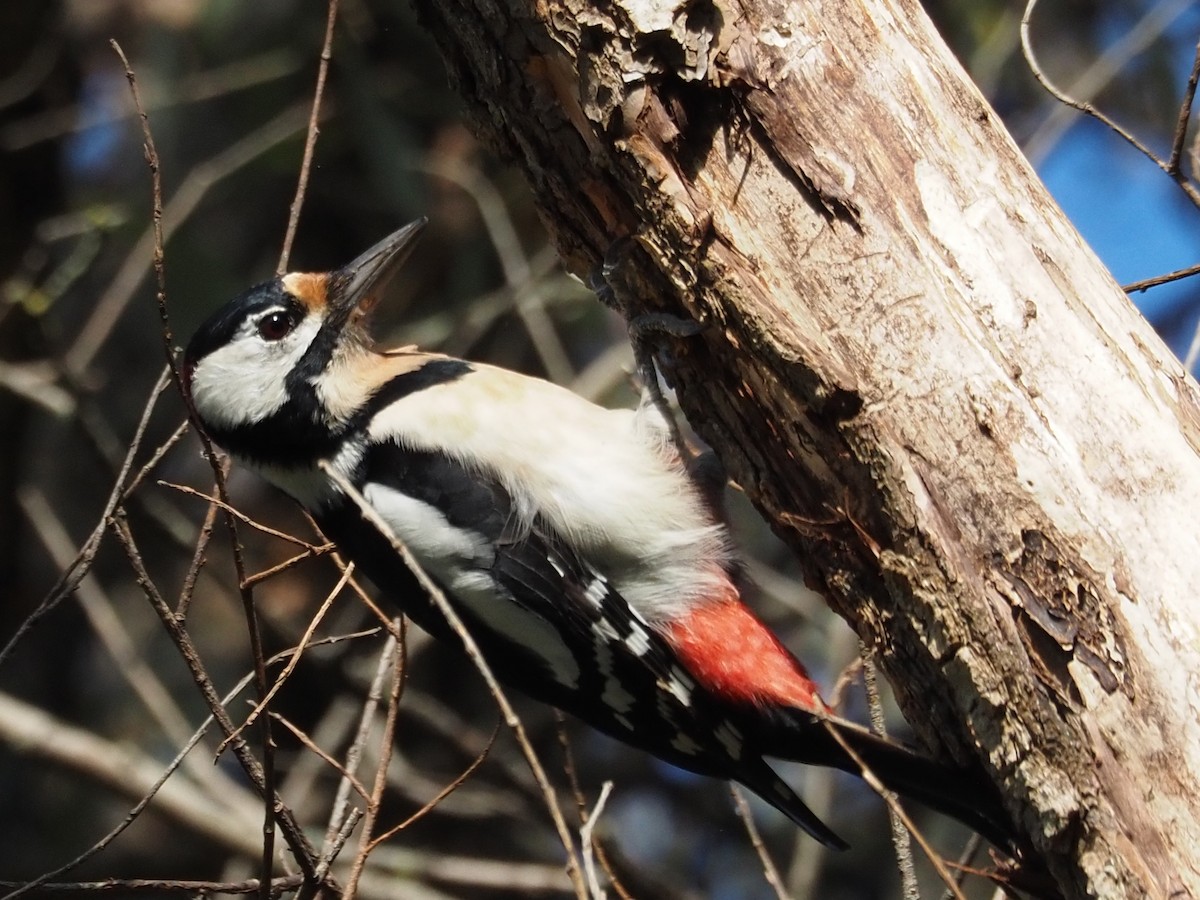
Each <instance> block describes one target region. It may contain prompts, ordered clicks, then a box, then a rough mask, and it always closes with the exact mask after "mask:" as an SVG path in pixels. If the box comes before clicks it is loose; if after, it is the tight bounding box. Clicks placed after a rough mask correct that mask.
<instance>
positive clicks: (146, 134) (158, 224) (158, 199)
mask: <svg viewBox="0 0 1200 900" xmlns="http://www.w3.org/2000/svg"><path fill="white" fill-rule="evenodd" d="M108 43H109V45H110V46H111V47H112V48H113V50H115V51H116V53H117V56H119V57H121V65H123V66H124V67H125V80H126V81H128V82H129V93H130V94H131V95H132V96H133V108H134V109H135V110H137V115H138V119H139V120H141V123H142V148H143V150H144V151H145V153H146V165H148V166H149V167H150V190H151V196H152V199H153V204H154V205H153V210H152V214H151V221H152V223H153V224H152V226H151V227H152V233H153V241H154V256H153V259H154V278H155V281H156V282H157V283H158V289H157V291H155V294H154V300H155V305H156V306H157V307H158V319H159V326H160V332H161V334H162V343H163V355H164V356H165V357H166V362H167V367H168V368H169V369H170V370H171V380H172V381H173V382H174V383H175V387H176V388H177V389H179V390H180V391H182V385H183V383H182V381H181V380H180V377H179V371H178V370H177V369H176V368H175V352H174V350H173V349H172V345H173V344H174V340H173V338H172V336H171V319H170V316H168V315H167V276H166V269H165V267H164V257H163V229H162V216H163V201H162V172H161V170H160V166H159V162H158V148H157V147H155V146H154V134H153V132H152V131H151V130H150V117H149V116H148V115H147V114H146V110H145V108H144V107H143V106H142V95H141V92H140V91H139V90H138V82H137V76H136V75H134V72H133V69H132V68H131V67H130V65H129V60H128V59H127V58H126V57H125V51H124V50H122V49H121V45H120V44H118V43H117V42H116V41H115V40H112V41H109V42H108Z"/></svg>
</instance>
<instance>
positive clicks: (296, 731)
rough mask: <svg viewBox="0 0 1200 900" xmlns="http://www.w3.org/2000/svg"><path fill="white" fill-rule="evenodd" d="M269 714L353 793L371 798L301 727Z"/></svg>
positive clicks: (273, 713) (363, 787) (365, 798)
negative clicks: (340, 778)
mask: <svg viewBox="0 0 1200 900" xmlns="http://www.w3.org/2000/svg"><path fill="white" fill-rule="evenodd" d="M293 658H295V657H293ZM270 716H271V718H272V719H274V720H275V721H276V722H278V723H279V724H280V725H282V726H283V727H284V728H286V729H287V730H288V731H290V732H291V733H292V735H293V736H294V737H295V738H296V740H298V741H299V742H300V743H301V744H303V745H304V746H305V747H307V748H308V749H309V750H310V751H311V752H312V753H314V754H315V755H316V756H317V757H318V758H320V759H321V760H322V761H323V762H324V763H325V764H326V765H327V766H329V768H331V769H333V770H334V771H336V772H337V773H338V774H339V775H341V776H342V777H343V778H345V779H346V780H347V781H349V782H350V786H351V787H352V788H354V791H355V793H357V794H358V795H359V796H360V797H362V798H363V800H370V799H371V795H370V794H368V793H367V787H366V785H364V784H363V783H362V782H361V781H359V780H358V779H357V778H355V777H354V773H353V772H351V771H350V770H349V769H347V768H346V767H345V766H344V765H342V764H341V763H340V762H338V761H337V760H336V759H334V758H333V757H332V756H330V755H329V754H328V753H326V752H325V751H324V750H322V749H321V747H320V746H319V745H318V744H317V743H316V741H314V740H313V739H312V738H311V737H309V736H308V735H307V734H305V733H304V730H303V729H301V728H300V727H299V726H297V725H296V724H295V723H294V722H292V721H291V720H289V719H286V718H284V717H283V716H281V715H280V714H279V713H277V712H272V713H270Z"/></svg>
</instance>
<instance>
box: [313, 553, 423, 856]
mask: <svg viewBox="0 0 1200 900" xmlns="http://www.w3.org/2000/svg"><path fill="white" fill-rule="evenodd" d="M347 568H348V567H347ZM343 571H345V570H343ZM404 631H405V629H404V625H403V622H401V626H400V631H399V634H390V635H389V638H390V639H389V640H387V641H385V642H384V644H383V649H382V651H381V652H380V654H379V662H378V663H377V664H376V666H375V676H374V678H372V679H371V685H370V687H369V688H368V690H367V699H366V702H365V703H364V704H363V708H362V712H361V713H360V715H359V722H358V731H357V732H356V734H355V736H354V740H353V741H352V742H351V744H350V747H349V749H348V750H347V751H346V762H345V768H346V772H347V773H350V776H351V777H353V778H354V779H355V780H356V781H357V776H356V775H354V773H355V772H356V771H357V770H358V764H359V761H360V760H361V759H362V753H363V748H364V747H365V746H366V743H367V738H368V736H369V735H370V731H371V725H372V723H373V722H374V721H375V712H376V710H377V709H378V708H379V701H380V699H381V698H382V697H383V682H384V680H385V679H386V678H387V674H388V671H389V670H390V669H391V657H392V647H393V645H394V644H399V645H400V646H401V647H404V646H405V641H404V637H405V634H404ZM351 786H352V785H351V781H350V778H349V777H344V778H343V779H342V780H341V782H340V783H339V784H338V789H337V791H336V793H335V794H334V798H333V805H332V809H331V812H330V816H329V825H328V827H327V828H326V831H325V841H324V848H325V850H324V852H323V855H324V856H325V857H326V858H328V859H332V857H331V856H329V850H328V848H329V847H330V846H331V844H332V842H333V840H334V839H335V837H336V836H337V835H338V834H340V833H341V832H342V831H344V830H345V821H346V818H347V817H349V816H351V815H352V812H351V810H354V808H353V807H351V805H350V789H351ZM368 802H369V797H368ZM354 811H355V812H357V810H354Z"/></svg>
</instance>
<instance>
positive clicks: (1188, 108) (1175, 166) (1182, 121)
mask: <svg viewBox="0 0 1200 900" xmlns="http://www.w3.org/2000/svg"><path fill="white" fill-rule="evenodd" d="M1198 81H1200V41H1198V42H1197V43H1196V55H1195V56H1194V57H1192V71H1191V74H1190V75H1188V81H1187V87H1185V88H1184V89H1183V102H1181V103H1180V104H1179V118H1178V120H1176V122H1175V136H1174V138H1173V139H1172V140H1171V155H1170V157H1168V158H1167V174H1168V175H1171V176H1176V177H1177V176H1179V175H1180V174H1181V173H1180V171H1179V163H1180V160H1181V159H1182V158H1183V145H1184V143H1185V142H1186V141H1187V132H1188V123H1189V122H1190V121H1191V119H1192V103H1193V102H1195V100H1196V83H1197V82H1198Z"/></svg>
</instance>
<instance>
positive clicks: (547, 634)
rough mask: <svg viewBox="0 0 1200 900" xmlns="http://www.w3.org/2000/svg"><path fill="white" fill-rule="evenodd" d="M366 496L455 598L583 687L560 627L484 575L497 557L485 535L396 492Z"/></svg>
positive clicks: (568, 682)
mask: <svg viewBox="0 0 1200 900" xmlns="http://www.w3.org/2000/svg"><path fill="white" fill-rule="evenodd" d="M363 496H364V497H365V498H366V500H367V502H368V503H370V504H371V506H373V507H374V508H375V509H376V510H377V511H378V512H379V514H380V516H382V517H383V519H384V521H386V522H387V523H388V525H389V526H390V527H391V529H392V530H393V531H394V532H395V534H396V537H398V538H399V539H400V540H401V541H403V542H404V544H405V545H406V546H407V547H408V549H409V550H410V551H411V552H412V554H413V556H415V557H416V559H417V561H418V562H419V563H420V564H421V565H422V566H423V567H424V568H425V569H426V570H427V571H428V572H429V574H430V575H432V576H433V577H434V578H436V579H437V580H438V581H439V582H441V584H442V585H444V586H445V588H446V591H447V592H448V593H449V594H450V595H451V596H452V597H453V599H455V600H457V601H459V602H460V603H461V604H462V605H463V606H464V607H466V608H467V609H468V610H469V611H470V613H471V614H472V615H473V616H475V617H476V618H477V619H479V620H480V622H482V623H483V624H484V625H485V626H486V627H487V628H489V629H491V630H492V631H494V632H496V633H497V634H500V635H502V636H503V637H504V639H505V640H506V641H508V642H509V643H511V644H513V645H515V646H518V647H522V648H524V649H527V650H529V651H531V652H533V653H535V654H537V656H539V657H540V658H541V659H542V661H543V662H544V663H545V664H546V668H547V670H548V671H549V673H550V676H551V677H552V678H553V679H554V680H555V681H556V682H557V683H558V684H560V685H562V686H563V687H566V688H570V689H572V690H574V689H575V688H577V687H578V686H579V663H578V662H576V660H575V656H574V654H572V653H571V649H570V648H569V647H568V646H567V645H566V644H565V643H564V642H563V639H562V638H561V637H560V636H559V634H558V632H557V631H556V630H555V629H554V627H553V626H551V625H550V624H549V623H547V622H545V621H544V620H542V619H540V618H538V617H537V616H533V615H531V614H530V613H528V612H527V611H525V610H524V609H523V608H521V607H520V606H518V605H517V604H516V603H514V602H513V601H512V600H511V599H510V598H509V597H507V596H505V593H504V592H502V591H501V590H500V589H499V588H498V587H497V585H496V583H495V582H494V581H493V580H492V578H491V577H490V576H489V575H488V574H487V573H486V572H484V571H482V569H481V567H482V566H484V565H486V564H488V563H489V562H490V561H491V559H492V555H493V551H492V547H491V545H490V544H489V543H488V541H487V540H486V539H485V538H484V537H483V535H480V534H477V533H475V532H473V531H469V530H467V529H464V528H456V527H455V526H454V525H452V524H450V522H449V521H448V520H447V519H446V517H445V516H444V515H443V514H442V512H441V510H439V509H438V508H437V507H435V506H432V505H431V504H428V503H425V502H423V501H421V500H418V499H416V498H415V497H410V496H409V495H408V494H405V493H403V492H402V491H398V490H396V489H395V488H390V487H386V486H385V485H381V484H374V483H370V482H368V483H367V484H366V485H365V486H364V488H363Z"/></svg>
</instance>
